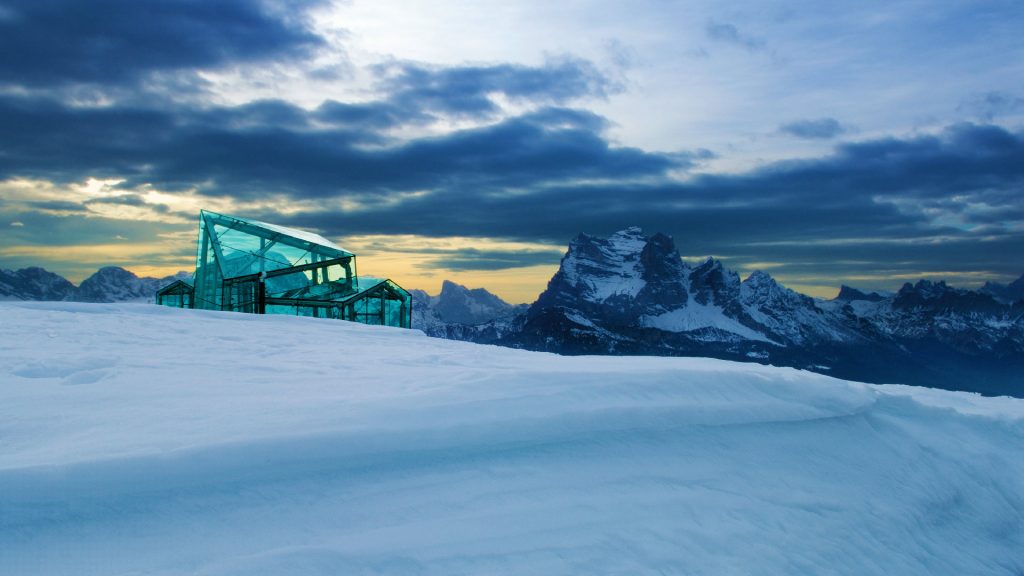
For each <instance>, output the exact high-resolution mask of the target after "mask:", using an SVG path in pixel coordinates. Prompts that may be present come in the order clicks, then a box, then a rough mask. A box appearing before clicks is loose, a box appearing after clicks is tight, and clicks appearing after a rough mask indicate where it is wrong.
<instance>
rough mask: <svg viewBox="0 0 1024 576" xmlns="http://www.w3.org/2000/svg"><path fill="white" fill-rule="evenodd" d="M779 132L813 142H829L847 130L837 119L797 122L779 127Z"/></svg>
mask: <svg viewBox="0 0 1024 576" xmlns="http://www.w3.org/2000/svg"><path fill="white" fill-rule="evenodd" d="M779 132H782V133H784V134H789V135H790V136H796V137H797V138H807V139H812V140H828V139H831V138H835V137H836V136H839V135H841V134H845V133H846V132H847V129H846V127H845V126H843V125H842V124H840V123H839V121H838V120H836V119H835V118H817V119H814V120H809V119H807V120H796V121H793V122H788V123H786V124H783V125H781V126H779Z"/></svg>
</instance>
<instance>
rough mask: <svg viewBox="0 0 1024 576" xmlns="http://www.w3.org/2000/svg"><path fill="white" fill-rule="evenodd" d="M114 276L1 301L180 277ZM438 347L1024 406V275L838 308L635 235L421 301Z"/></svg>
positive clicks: (33, 284)
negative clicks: (503, 349) (686, 368)
mask: <svg viewBox="0 0 1024 576" xmlns="http://www.w3.org/2000/svg"><path fill="white" fill-rule="evenodd" d="M188 277H190V274H188V273H187V272H179V273H178V274H176V275H174V276H168V277H166V278H159V279H158V278H139V277H137V276H136V275H135V274H133V273H131V272H129V271H127V270H125V269H123V268H118V267H106V268H102V269H100V270H99V271H97V272H96V273H95V274H93V275H92V276H90V277H89V278H87V279H86V280H84V281H83V282H82V283H81V285H80V286H77V287H76V286H74V285H73V284H72V283H71V282H69V281H67V280H66V279H64V278H62V277H61V276H59V275H57V274H54V273H52V272H48V271H46V270H43V269H42V268H24V269H21V270H17V271H11V270H0V299H20V300H77V301H86V302H120V301H152V299H153V295H154V293H155V292H156V290H157V289H159V288H160V287H162V286H164V285H166V284H168V283H170V282H171V281H173V280H175V279H179V278H188ZM411 293H412V297H413V327H414V328H419V329H421V330H423V331H424V332H425V333H427V334H428V335H430V336H435V337H440V338H448V339H454V340H466V341H472V342H478V343H485V344H497V345H502V346H509V347H514V348H524V349H529V350H538V351H548V352H555V353H559V354H566V355H581V354H598V355H657V356H707V357H713V358H722V359H728V360H737V361H744V362H758V363H762V364H774V365H779V366H791V367H795V368H800V369H806V370H811V371H815V372H820V373H824V374H830V375H833V376H837V377H840V378H844V379H851V380H861V381H865V382H876V383H901V384H914V385H923V386H931V387H938V388H947V389H953V390H967V391H975V392H980V393H983V394H987V395H1014V396H1024V276H1022V277H1021V278H1020V279H1018V280H1016V281H1014V282H1012V283H1010V284H1005V285H1004V284H998V283H993V282H989V283H986V284H985V285H984V286H983V287H982V288H980V289H978V290H967V289H962V288H955V287H952V286H949V285H947V284H946V283H945V282H931V281H928V280H920V281H918V282H916V283H913V284H911V283H907V284H904V285H903V287H902V288H900V289H899V290H898V291H897V292H895V293H877V292H870V293H869V292H864V291H861V290H857V289H855V288H852V287H849V286H843V287H842V288H841V289H840V291H839V294H838V296H837V297H836V298H834V299H832V300H820V299H814V298H811V297H809V296H806V295H803V294H799V293H797V292H794V291H793V290H790V289H788V288H786V287H784V286H782V285H781V284H779V283H778V282H777V281H776V280H775V279H774V278H772V277H771V275H769V274H768V273H767V272H763V271H755V272H753V273H752V274H750V275H749V276H748V277H747V278H746V279H744V280H741V279H740V277H739V275H738V274H737V273H736V272H734V271H732V270H729V269H728V268H726V267H725V266H724V265H723V264H722V262H721V261H720V260H717V259H715V258H708V259H707V260H705V261H703V262H700V263H694V264H690V263H687V262H685V261H684V260H683V259H682V258H681V257H680V254H679V251H678V250H677V249H676V246H675V244H674V242H673V240H672V239H671V238H670V237H668V236H666V235H664V234H654V235H653V236H647V235H645V234H644V233H643V231H642V230H641V229H639V228H627V229H625V230H622V231H620V232H617V233H615V234H613V235H611V236H610V237H608V238H602V237H597V236H590V235H587V234H580V235H579V236H577V237H576V238H575V239H574V240H573V241H572V242H571V243H570V244H569V248H568V251H567V252H566V254H565V256H564V257H563V258H562V261H561V264H560V266H559V269H558V271H557V272H556V273H555V275H554V276H553V277H552V278H551V280H550V282H549V283H548V286H547V289H546V290H544V292H543V293H541V294H540V296H539V297H538V298H537V300H536V302H534V303H533V304H531V305H526V304H520V305H511V304H508V303H506V302H504V301H502V300H501V299H500V298H498V297H497V296H495V295H494V294H492V293H490V292H488V291H487V290H485V289H483V288H476V289H469V288H466V287H464V286H461V285H459V284H456V283H454V282H450V281H445V282H444V283H443V285H442V287H441V292H440V293H439V294H438V295H436V296H432V295H430V294H428V293H427V292H425V291H423V290H412V291H411Z"/></svg>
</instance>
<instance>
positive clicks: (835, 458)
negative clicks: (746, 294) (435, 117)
mask: <svg viewBox="0 0 1024 576" xmlns="http://www.w3.org/2000/svg"><path fill="white" fill-rule="evenodd" d="M1022 550H1024V401H1021V400H1015V399H1009V398H984V397H980V396H976V395H970V394H966V393H952V392H943V391H938V390H931V389H921V388H910V387H903V386H869V385H863V384H857V383H850V382H844V381H840V380H835V379H832V378H829V377H826V376H821V375H817V374H813V373H808V372H802V371H797V370H792V369H786V368H774V367H766V366H760V365H756V364H740V363H731V362H724V361H718V360H708V359H692V358H690V359H682V358H622V357H574V358H567V357H559V356H555V355H550V354H539V353H531V352H523V351H517V350H510V349H504V348H497V347H490V346H479V345H474V344H468V343H462V342H454V341H447V340H439V339H432V338H426V337H424V336H422V334H420V333H419V332H417V331H410V330H400V329H391V328H380V327H370V326H362V325H358V324H351V323H346V322H335V321H324V320H314V319H305V318H291V317H275V316H262V317H261V316H249V315H242V314H231V313H216V312H204V311H189V310H176V309H166V308H159V307H156V306H142V305H96V304H92V305H90V304H73V303H3V304H0V574H72V573H73V574H204V575H228V574H232V575H233V574H238V575H241V574H246V575H248V574H418V573H422V574H481V573H486V574H500V573H508V574H523V573H544V574H551V573H601V574H626V573H630V574H632V573H668V574H709V575H710V574H716V575H718V574H783V573H786V574H795V573H814V574H1007V575H1012V574H1020V573H1022V572H1024V552H1022Z"/></svg>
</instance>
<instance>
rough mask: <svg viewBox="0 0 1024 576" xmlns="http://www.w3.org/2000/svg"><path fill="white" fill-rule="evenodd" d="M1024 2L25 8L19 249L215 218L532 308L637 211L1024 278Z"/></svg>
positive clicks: (67, 255)
mask: <svg viewBox="0 0 1024 576" xmlns="http://www.w3.org/2000/svg"><path fill="white" fill-rule="evenodd" d="M1020 30H1024V5H1021V4H1020V3H1019V2H1011V1H974V2H956V1H951V2H916V1H908V2H860V3H852V4H851V3H845V2H844V3H839V2H772V3H768V2H667V1H655V0H650V1H639V2H632V3H628V4H627V3H612V2H596V1H582V0H580V1H570V2H550V1H548V2H533V1H522V2H511V3H510V2H490V1H474V2H444V3H420V2H386V1H383V2H360V1H358V0H353V1H351V2H340V3H331V2H307V1H285V2H251V1H242V0H230V1H225V2H191V1H190V2H180V1H170V0H161V1H155V2H136V1H129V0H98V1H95V2H88V3H83V2H72V1H67V0H49V1H33V2H21V1H17V2H9V1H4V0H0V52H2V53H3V54H5V55H7V57H5V58H4V59H2V60H0V150H2V153H0V230H2V231H3V233H2V234H0V266H3V267H6V268H15V267H21V266H25V265H31V264H34V265H42V266H44V267H47V268H49V269H52V270H54V271H57V272H61V273H63V274H65V275H67V276H69V277H71V278H73V279H81V277H83V276H84V275H86V274H88V273H89V272H91V271H92V270H95V268H96V267H98V266H100V265H106V264H117V265H122V266H125V267H128V268H130V269H133V270H135V271H137V272H139V273H149V274H160V273H165V272H171V271H174V270H179V269H188V268H190V267H191V265H192V264H193V258H194V256H193V254H194V241H195V239H194V236H195V215H196V212H197V211H198V209H199V208H200V207H205V208H209V209H213V210H218V211H222V212H226V213H229V214H237V215H242V216H251V217H257V218H261V219H264V220H268V221H272V222H277V223H281V224H286V225H292V226H299V227H306V228H310V229H315V230H317V231H319V232H321V233H323V234H325V235H327V236H329V237H331V238H333V239H336V240H338V241H339V242H340V243H341V244H342V245H344V246H346V247H347V248H348V249H350V250H352V251H355V252H357V253H358V254H359V255H360V256H361V257H362V258H361V259H360V271H361V272H364V273H374V274H379V275H386V276H390V277H392V278H394V279H396V280H397V281H399V282H400V283H402V284H403V285H405V286H407V287H410V288H411V287H422V288H426V289H428V290H434V289H436V287H437V286H439V285H440V282H441V280H442V279H445V278H451V279H455V280H457V281H461V282H463V283H467V284H471V285H483V286H486V287H488V288H491V289H493V290H495V291H496V292H498V293H499V294H501V295H503V296H505V297H507V298H509V299H511V300H515V301H532V299H533V297H534V296H535V295H536V294H537V293H538V292H539V291H540V290H542V289H543V287H544V285H545V283H546V280H547V279H548V278H549V277H550V275H551V274H552V273H553V271H554V270H555V268H556V267H557V264H558V260H559V257H560V255H561V253H562V252H563V251H564V246H565V244H566V243H567V242H568V241H569V240H570V239H571V238H572V237H573V236H575V235H576V234H577V233H579V232H588V233H592V234H608V233H611V232H614V231H615V230H618V229H622V228H625V227H628V226H631V225H639V226H642V227H644V229H645V230H647V231H648V232H650V233H653V232H656V231H661V232H665V233H667V234H670V235H672V236H673V237H674V238H675V240H676V242H677V244H678V246H679V249H680V252H681V253H682V254H684V256H686V257H687V258H702V257H706V256H710V255H714V256H716V257H720V258H722V259H724V260H725V261H726V263H727V264H728V265H730V266H731V267H734V268H736V269H738V270H740V271H741V273H743V274H746V273H748V272H750V271H752V270H754V269H764V270H766V271H768V272H770V273H771V274H773V275H774V276H776V277H778V278H779V279H780V280H782V281H783V282H784V283H786V284H787V285H789V286H792V287H795V288H798V289H801V290H804V291H806V292H809V293H812V294H815V295H828V294H829V293H833V292H834V291H835V289H836V287H838V286H839V284H842V283H847V284H852V285H855V286H859V287H862V288H882V289H886V288H888V289H892V288H895V287H898V286H899V284H901V283H902V282H904V281H906V280H910V279H916V278H918V277H929V278H943V279H947V280H949V281H951V282H952V283H955V284H961V285H973V284H978V283H980V282H982V281H983V280H987V279H994V280H1009V279H1012V278H1015V277H1017V276H1019V275H1020V274H1021V273H1022V272H1024V259H1022V258H1021V257H1020V256H1019V255H1020V254H1022V253H1024V40H1022V39H1021V36H1022V35H1021V34H1020Z"/></svg>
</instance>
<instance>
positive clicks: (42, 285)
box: [0, 266, 76, 300]
mask: <svg viewBox="0 0 1024 576" xmlns="http://www.w3.org/2000/svg"><path fill="white" fill-rule="evenodd" d="M75 291H76V288H75V285H74V284H72V283H71V282H68V281H67V279H65V278H64V277H63V276H60V275H58V274H54V273H53V272H50V271H48V270H45V269H43V268H39V267H38V266H30V267H28V268H22V269H20V270H0V298H14V299H17V300H68V299H70V298H71V297H72V296H74V294H75Z"/></svg>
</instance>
